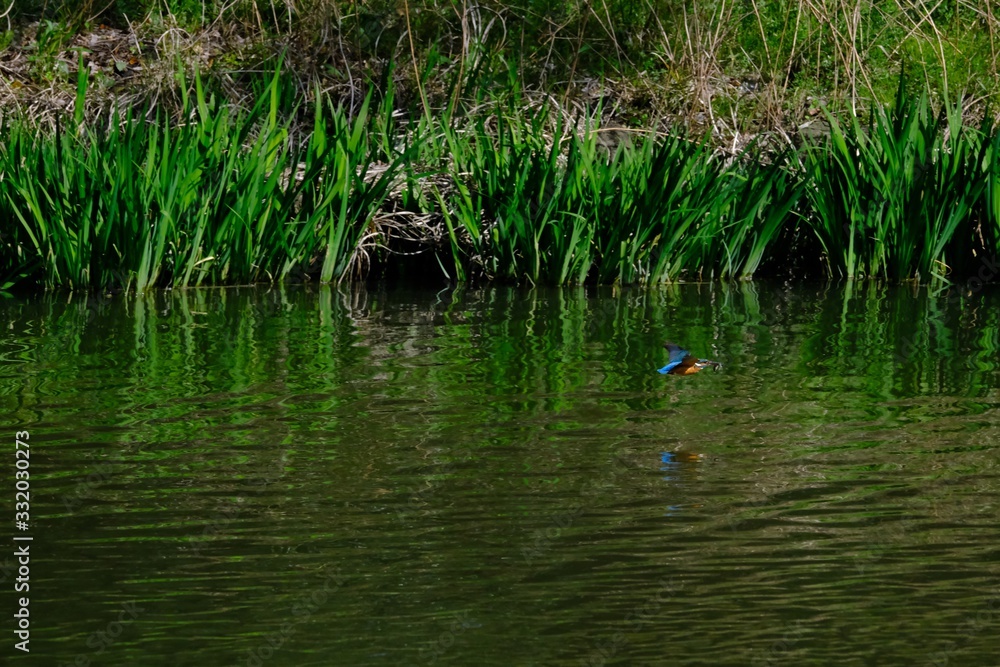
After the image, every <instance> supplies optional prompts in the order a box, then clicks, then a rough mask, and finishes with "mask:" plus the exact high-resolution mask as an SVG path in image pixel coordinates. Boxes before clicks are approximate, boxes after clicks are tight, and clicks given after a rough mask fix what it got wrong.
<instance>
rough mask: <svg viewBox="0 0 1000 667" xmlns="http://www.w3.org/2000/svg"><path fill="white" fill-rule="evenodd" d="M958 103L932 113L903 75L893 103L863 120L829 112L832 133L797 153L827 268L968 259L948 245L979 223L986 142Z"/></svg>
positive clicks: (935, 272)
mask: <svg viewBox="0 0 1000 667" xmlns="http://www.w3.org/2000/svg"><path fill="white" fill-rule="evenodd" d="M961 111H962V110H961V105H960V104H954V105H949V104H947V103H946V104H945V106H944V108H943V109H942V111H941V113H940V115H935V114H934V113H933V111H932V109H931V107H930V104H929V102H928V100H927V97H926V95H924V96H921V97H919V98H913V97H909V96H907V95H906V94H905V92H904V88H903V85H902V81H901V82H900V88H899V93H898V95H897V100H896V105H895V107H894V108H893V109H892V111H891V112H889V113H887V112H886V111H885V110H883V109H874V110H873V111H872V114H871V120H870V122H869V123H868V125H867V127H866V128H863V127H862V124H861V122H860V121H859V120H858V119H857V118H853V119H852V120H851V121H850V122H849V123H848V124H846V125H845V126H842V125H841V124H840V123H839V122H837V120H836V119H833V118H831V125H832V132H831V137H830V142H829V143H828V144H827V145H824V146H818V147H817V146H813V147H811V148H810V149H808V150H807V151H806V152H805V154H804V162H805V166H806V170H807V172H808V177H809V179H810V182H811V187H809V188H808V189H807V192H808V193H809V199H810V210H811V213H812V215H811V216H810V220H811V221H812V222H813V228H814V230H815V232H816V235H817V237H818V238H819V239H820V242H821V243H822V245H823V248H824V250H825V252H826V260H827V262H828V267H829V271H830V273H831V274H833V275H840V276H843V277H846V278H860V277H864V276H872V277H880V278H888V279H893V280H899V281H901V280H911V279H916V280H928V279H930V278H932V277H933V276H943V275H944V274H946V273H947V272H948V271H950V270H952V269H958V270H964V269H966V268H967V265H968V264H970V263H971V261H972V259H973V258H972V256H971V254H970V253H968V252H965V253H959V252H955V250H956V249H957V248H962V247H964V248H968V247H969V241H971V238H970V237H971V236H972V231H973V228H974V227H975V226H976V225H977V224H978V220H977V209H978V208H979V206H980V203H981V200H982V197H983V192H984V189H985V187H986V171H985V167H986V166H987V165H986V163H985V156H986V152H985V150H984V149H985V147H986V145H987V143H988V142H984V140H983V133H982V132H980V131H977V130H975V129H972V128H969V127H966V126H963V125H962V118H961ZM956 235H960V237H959V238H956Z"/></svg>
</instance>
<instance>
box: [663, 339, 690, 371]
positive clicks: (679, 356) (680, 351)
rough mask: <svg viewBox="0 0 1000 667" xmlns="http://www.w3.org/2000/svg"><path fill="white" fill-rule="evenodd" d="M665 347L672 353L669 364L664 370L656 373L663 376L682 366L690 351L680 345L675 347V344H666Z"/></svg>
mask: <svg viewBox="0 0 1000 667" xmlns="http://www.w3.org/2000/svg"><path fill="white" fill-rule="evenodd" d="M663 347H665V348H666V349H667V352H668V353H670V358H669V359H668V361H669V363H668V364H667V365H666V366H664V367H663V368H659V369H657V371H656V372H657V373H659V374H661V375H666V374H667V373H669V372H670V371H672V370H673V369H675V368H677V367H678V366H680V364H681V362H682V361H684V359H685V357H687V356H688V351H687V350H685V349H684V348H683V347H681V346H680V345H675V344H674V343H664V344H663Z"/></svg>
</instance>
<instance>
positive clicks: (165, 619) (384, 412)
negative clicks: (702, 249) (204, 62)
mask: <svg viewBox="0 0 1000 667" xmlns="http://www.w3.org/2000/svg"><path fill="white" fill-rule="evenodd" d="M0 325H2V330H3V335H2V338H0V434H2V438H3V440H4V441H5V443H6V444H5V449H6V451H7V455H6V456H5V457H4V460H5V463H4V464H3V466H0V489H2V492H3V496H4V498H6V499H7V500H6V502H5V504H4V507H5V508H6V511H7V512H8V516H10V517H11V518H13V516H12V515H13V514H14V510H15V508H14V487H15V479H14V475H15V459H14V455H13V450H14V448H15V444H14V440H15V434H16V432H18V431H28V432H29V433H30V452H31V458H30V484H31V507H30V515H31V519H30V528H29V529H27V530H26V531H24V532H21V533H19V532H18V531H17V530H16V529H15V528H14V524H13V522H12V521H11V522H8V524H7V525H8V526H11V528H9V529H8V531H5V532H6V533H7V535H8V537H0V539H2V540H3V541H4V542H6V543H7V546H6V547H4V548H3V549H2V553H3V554H4V556H0V578H2V580H3V587H2V590H4V591H6V592H5V593H4V595H3V596H2V597H3V608H4V609H7V610H14V609H15V604H16V602H15V600H16V599H17V597H18V596H20V595H22V594H16V593H14V592H13V588H12V587H13V585H14V581H15V577H16V576H17V571H16V565H14V564H13V559H14V557H13V556H12V555H9V554H13V553H14V550H15V548H16V547H17V545H18V544H23V543H21V542H14V541H12V537H13V536H14V535H30V536H31V537H32V538H33V540H32V541H31V542H30V551H31V556H32V558H31V574H30V607H29V608H30V613H31V636H30V639H31V644H30V647H31V654H30V656H25V655H23V654H21V653H20V652H19V651H17V650H15V649H14V647H13V645H14V643H15V642H16V641H17V639H16V637H15V636H14V634H13V633H12V632H11V630H12V629H13V628H14V625H13V623H12V622H11V616H10V615H9V614H10V611H9V612H8V613H7V614H5V616H6V618H7V619H8V621H7V622H6V624H5V628H6V629H5V632H4V633H3V636H4V637H5V638H6V639H5V645H4V646H3V647H2V648H0V651H2V655H4V656H16V657H17V658H19V659H22V660H23V661H24V662H25V663H26V664H27V663H28V662H30V663H31V664H45V665H62V664H76V665H198V666H205V667H212V666H215V665H268V666H271V665H274V666H277V665H282V666H287V665H317V666H320V665H323V666H325V665H420V664H427V665H430V664H438V665H468V664H476V665H574V666H575V665H626V664H636V665H675V664H676V665H790V666H791V665H830V664H837V665H949V664H950V665H996V664H997V658H996V656H997V654H998V649H1000V643H998V640H997V637H998V636H1000V546H998V545H1000V528H998V521H997V515H998V500H1000V476H998V467H997V459H998V457H1000V411H998V407H1000V357H998V350H1000V340H998V335H1000V334H998V331H1000V293H997V292H994V291H990V290H981V291H979V292H977V293H963V294H959V293H957V292H951V293H934V292H933V291H931V290H928V289H926V288H886V287H882V286H877V285H874V284H858V285H853V286H851V285H849V286H846V287H845V286H839V287H838V286H831V287H823V286H816V287H802V288H795V289H781V288H776V287H772V286H766V285H755V284H741V285H736V286H722V285H714V286H713V285H681V286H675V287H670V288H664V289H661V290H616V289H611V288H607V289H585V288H578V289H558V290H523V289H522V290H518V289H499V288H498V289H493V288H491V289H484V290H463V289H458V290H446V291H442V292H433V291H406V290H401V289H394V290H387V291H379V290H373V289H369V290H367V291H350V290H347V289H342V290H339V291H338V290H337V289H325V288H324V289H320V288H312V289H310V288H307V287H299V288H288V289H278V288H270V289H269V288H254V289H250V288H230V289H206V290H187V291H183V290H177V291H173V292H161V293H157V294H155V295H152V296H149V297H145V298H135V297H125V296H116V297H108V298H103V297H89V298H85V297H69V296H67V295H65V294H61V295H60V294H53V295H44V296H38V297H35V298H32V299H6V300H0ZM668 339H669V340H674V341H677V342H679V343H682V344H683V345H685V346H686V347H687V348H688V349H689V350H691V352H692V353H694V354H695V355H697V356H700V357H706V358H709V359H712V360H716V361H719V362H721V364H722V368H721V369H720V370H719V371H717V372H713V371H711V370H706V371H703V372H701V373H699V374H697V375H692V376H686V377H676V376H663V375H659V374H658V373H656V369H657V368H659V367H660V366H662V365H663V364H664V363H665V362H666V352H665V350H663V348H662V347H661V346H662V343H663V341H664V340H668ZM10 664H15V663H14V662H13V661H11V663H10ZM18 664H20V663H18Z"/></svg>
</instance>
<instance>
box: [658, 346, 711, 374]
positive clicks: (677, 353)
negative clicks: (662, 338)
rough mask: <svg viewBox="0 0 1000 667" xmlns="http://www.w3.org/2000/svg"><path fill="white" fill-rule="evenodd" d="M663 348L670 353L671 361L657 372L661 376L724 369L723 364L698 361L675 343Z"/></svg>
mask: <svg viewBox="0 0 1000 667" xmlns="http://www.w3.org/2000/svg"><path fill="white" fill-rule="evenodd" d="M663 347H665V348H667V352H669V353H670V359H669V360H668V363H667V365H666V366H664V367H663V368H658V369H657V370H656V372H657V373H660V374H661V375H693V374H694V373H697V372H698V371H700V370H701V369H703V368H708V367H709V366H711V367H712V368H713V369H715V370H718V369H720V368H722V364H720V363H719V362H718V361H709V360H708V359H698V358H696V357H695V356H694V355H692V354H691V353H690V352H688V351H687V350H685V349H684V348H683V347H681V346H680V345H677V344H675V343H664V344H663Z"/></svg>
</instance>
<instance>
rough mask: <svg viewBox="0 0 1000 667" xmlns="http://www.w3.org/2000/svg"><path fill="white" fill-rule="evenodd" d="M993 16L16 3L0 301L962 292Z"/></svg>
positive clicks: (991, 205)
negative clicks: (834, 287)
mask: <svg viewBox="0 0 1000 667" xmlns="http://www.w3.org/2000/svg"><path fill="white" fill-rule="evenodd" d="M995 15H996V16H1000V7H998V8H997V11H996V12H995V13H994V11H993V9H992V5H990V4H986V5H974V4H972V3H967V2H962V1H956V2H951V3H948V2H943V3H937V4H936V5H934V6H933V7H930V6H925V5H921V4H916V5H913V4H905V3H899V2H889V3H874V2H860V1H858V2H853V3H849V2H845V1H844V0H824V1H823V2H814V3H797V4H795V5H788V4H787V3H773V2H763V1H759V0H748V1H746V2H736V3H729V2H707V1H706V2H698V1H694V0H685V1H679V0H648V1H645V2H641V3H636V2H632V1H631V0H610V1H609V2H607V3H601V6H600V7H597V6H594V5H592V4H591V3H587V2H559V3H557V2H552V1H551V0H517V1H516V2H514V3H513V4H500V3H497V2H483V3H479V4H475V3H468V2H451V3H441V2H430V1H429V0H416V1H414V2H409V0H402V1H401V2H395V1H394V0H379V1H369V2H361V3H343V2H338V1H336V0H297V1H295V2H293V1H292V0H268V1H267V2H260V0H238V1H237V2H224V3H223V2H218V1H216V0H158V1H157V2H153V1H152V0H127V1H126V0H117V1H113V2H110V3H94V2H91V1H90V0H77V1H76V2H62V3H50V2H48V1H47V0H30V1H28V2H24V3H17V7H16V8H13V9H12V12H11V14H10V18H11V19H12V23H11V26H12V28H11V30H10V31H8V32H6V33H4V34H3V39H2V40H0V45H2V46H3V47H4V53H5V54H6V55H7V56H8V57H7V59H6V60H5V61H4V66H3V68H2V69H0V77H10V80H9V81H6V80H5V81H4V83H7V84H8V85H3V86H0V109H7V110H9V111H7V112H2V113H0V289H9V288H11V287H12V286H14V285H23V286H30V285H33V284H34V285H45V286H48V287H57V286H59V287H69V288H72V289H118V288H120V289H136V290H140V291H142V290H145V289H147V288H149V287H153V286H187V285H198V284H219V283H249V282H261V281H264V282H278V281H283V280H317V281H321V282H336V281H342V280H348V279H355V278H360V277H364V276H366V275H373V274H372V268H373V267H374V268H375V269H376V272H375V274H374V275H378V274H379V273H380V272H383V271H390V272H391V271H392V270H393V268H392V267H393V266H394V265H397V266H409V267H411V268H410V270H417V269H419V271H420V273H421V275H422V276H425V277H427V278H431V277H433V276H436V274H437V271H440V275H441V276H442V277H444V278H446V279H448V280H459V281H463V280H468V281H478V280H497V281H503V282H509V283H520V282H526V283H531V284H559V285H561V284H574V283H577V284H578V283H583V282H588V283H601V284H657V283H664V282H671V281H678V280H707V279H712V278H716V279H745V278H749V277H751V276H754V275H761V273H764V274H772V275H773V274H776V273H783V274H784V275H792V274H795V273H796V272H801V270H803V269H808V270H810V271H811V273H810V275H812V276H817V277H818V276H821V275H825V276H827V277H830V278H850V279H855V278H866V277H873V278H878V279H883V280H891V281H910V280H916V281H919V282H928V281H940V280H948V279H951V278H953V277H957V276H965V275H974V274H976V272H977V271H978V270H979V268H980V266H981V262H982V261H983V258H989V257H993V256H995V255H997V254H998V253H1000V166H998V165H997V164H996V163H997V160H998V158H997V152H998V150H1000V138H998V136H1000V135H998V132H997V131H996V130H995V127H996V125H995V124H994V123H993V122H992V115H991V113H990V112H989V106H988V105H989V103H990V102H991V101H993V100H996V99H997V94H998V93H1000V87H998V86H997V82H1000V76H996V75H997V73H998V70H997V58H996V57H995V56H996V52H995V47H994V33H995V30H996V28H997V27H1000V23H998V22H997V20H996V19H995ZM970 54H978V55H979V56H982V57H974V58H973V57H970ZM987 54H988V57H987ZM276 63H277V64H276ZM275 68H277V70H278V71H279V72H280V76H273V77H272V76H270V75H269V74H267V73H268V72H274V71H275ZM904 71H905V72H907V73H908V75H907V76H906V77H903V76H902V75H901V74H900V73H901V72H904ZM262 72H263V73H262ZM904 83H905V85H904ZM958 90H963V91H965V94H964V95H962V96H958V95H956V94H955V91H958ZM893 100H894V101H893ZM124 108H128V109H130V111H128V112H122V111H121V109H124ZM806 119H811V122H812V128H810V130H815V129H816V128H819V130H818V131H815V132H811V131H810V130H806V129H803V128H801V127H799V124H800V121H803V120H806ZM827 125H829V132H827V131H826V130H825V129H824V127H825V126H827ZM798 130H802V131H801V132H799V131H798ZM810 134H811V136H807V135H810ZM414 255H423V258H420V257H418V258H417V259H413V256H414ZM426 258H431V259H430V261H427V262H423V263H421V262H422V259H426ZM414 263H416V264H414ZM414 267H416V268H414ZM428 269H429V270H430V272H431V273H428Z"/></svg>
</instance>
